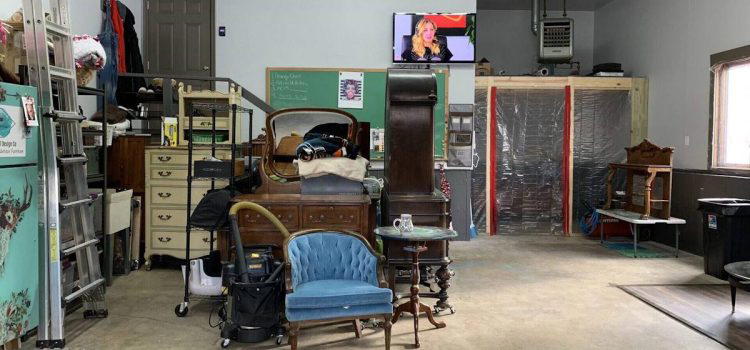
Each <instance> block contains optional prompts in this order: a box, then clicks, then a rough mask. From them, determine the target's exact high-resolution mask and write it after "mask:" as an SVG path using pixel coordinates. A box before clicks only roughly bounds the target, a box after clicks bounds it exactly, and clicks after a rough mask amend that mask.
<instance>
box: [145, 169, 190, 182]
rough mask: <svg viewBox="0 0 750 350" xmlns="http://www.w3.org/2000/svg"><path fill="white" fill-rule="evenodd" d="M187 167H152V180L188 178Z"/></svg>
mask: <svg viewBox="0 0 750 350" xmlns="http://www.w3.org/2000/svg"><path fill="white" fill-rule="evenodd" d="M186 179H187V169H174V168H172V169H170V168H151V180H186Z"/></svg>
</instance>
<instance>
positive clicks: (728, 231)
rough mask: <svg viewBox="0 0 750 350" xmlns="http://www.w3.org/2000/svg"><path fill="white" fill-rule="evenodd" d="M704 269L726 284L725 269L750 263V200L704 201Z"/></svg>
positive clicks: (700, 201)
mask: <svg viewBox="0 0 750 350" xmlns="http://www.w3.org/2000/svg"><path fill="white" fill-rule="evenodd" d="M698 210H700V211H701V212H702V216H703V268H704V271H705V273H706V274H709V275H711V276H714V277H718V278H721V279H724V280H726V279H727V274H726V272H725V271H724V265H726V264H729V263H732V262H737V261H747V260H750V200H747V199H737V198H702V199H699V200H698Z"/></svg>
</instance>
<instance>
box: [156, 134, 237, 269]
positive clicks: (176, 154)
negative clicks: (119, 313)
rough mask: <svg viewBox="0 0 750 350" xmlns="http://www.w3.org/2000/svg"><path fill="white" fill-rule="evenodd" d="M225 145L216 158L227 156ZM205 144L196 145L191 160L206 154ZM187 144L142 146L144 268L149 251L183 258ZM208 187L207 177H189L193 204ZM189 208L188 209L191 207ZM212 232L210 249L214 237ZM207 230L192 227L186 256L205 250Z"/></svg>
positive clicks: (221, 185)
mask: <svg viewBox="0 0 750 350" xmlns="http://www.w3.org/2000/svg"><path fill="white" fill-rule="evenodd" d="M230 152H231V151H230V150H229V149H228V148H219V147H217V149H216V158H219V159H230V155H231V154H230ZM210 154H211V150H210V148H208V147H199V146H196V147H194V149H193V160H194V161H195V160H196V159H198V160H199V159H203V157H205V156H207V155H210ZM187 163H188V152H187V147H161V146H155V147H146V171H145V173H146V174H145V176H146V210H145V214H146V230H145V232H146V235H145V243H146V252H145V254H144V255H145V258H146V265H145V267H146V269H147V270H150V269H151V257H152V256H153V255H169V256H172V257H175V258H178V259H185V243H186V242H185V237H186V235H185V226H186V224H187V212H186V209H187ZM227 184H228V183H227V181H226V180H224V181H216V182H215V187H216V188H222V187H225V186H227ZM210 188H211V182H210V181H199V180H193V184H192V198H191V202H192V205H193V207H194V206H195V205H196V204H198V202H200V200H201V198H203V196H204V195H205V194H206V192H208V190H209V189H210ZM191 211H192V209H191ZM217 236H218V234H216V233H215V234H214V249H217V247H216V237H217ZM208 249H209V232H208V231H203V230H199V229H192V230H191V233H190V256H191V257H198V256H201V255H206V254H208Z"/></svg>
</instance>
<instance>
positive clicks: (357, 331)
mask: <svg viewBox="0 0 750 350" xmlns="http://www.w3.org/2000/svg"><path fill="white" fill-rule="evenodd" d="M352 324H353V325H354V336H356V337H357V339H359V338H362V322H360V321H359V319H358V318H355V319H354V321H352Z"/></svg>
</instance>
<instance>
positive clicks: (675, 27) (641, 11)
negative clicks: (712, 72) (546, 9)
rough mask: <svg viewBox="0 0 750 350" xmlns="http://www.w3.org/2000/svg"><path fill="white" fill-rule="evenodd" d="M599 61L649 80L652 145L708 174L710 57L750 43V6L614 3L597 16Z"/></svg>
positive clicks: (710, 0) (648, 0)
mask: <svg viewBox="0 0 750 350" xmlns="http://www.w3.org/2000/svg"><path fill="white" fill-rule="evenodd" d="M595 13H596V22H595V38H594V62H595V63H602V62H621V63H622V64H623V68H624V69H625V70H626V71H627V72H628V73H631V74H633V75H639V76H646V77H648V79H649V125H648V134H649V138H650V139H651V140H652V141H653V142H654V143H656V144H658V145H662V146H674V147H675V148H676V150H675V166H676V167H677V168H686V169H707V166H708V164H707V163H708V115H709V56H710V55H711V54H713V53H716V52H720V51H724V50H729V49H733V48H736V47H740V46H744V45H748V44H750V36H748V33H749V32H750V21H748V20H747V14H748V13H750V1H747V0H722V1H715V0H659V1H653V0H616V1H614V2H612V3H610V4H608V5H606V6H604V7H602V8H600V9H599V10H597V11H596V12H595Z"/></svg>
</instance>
